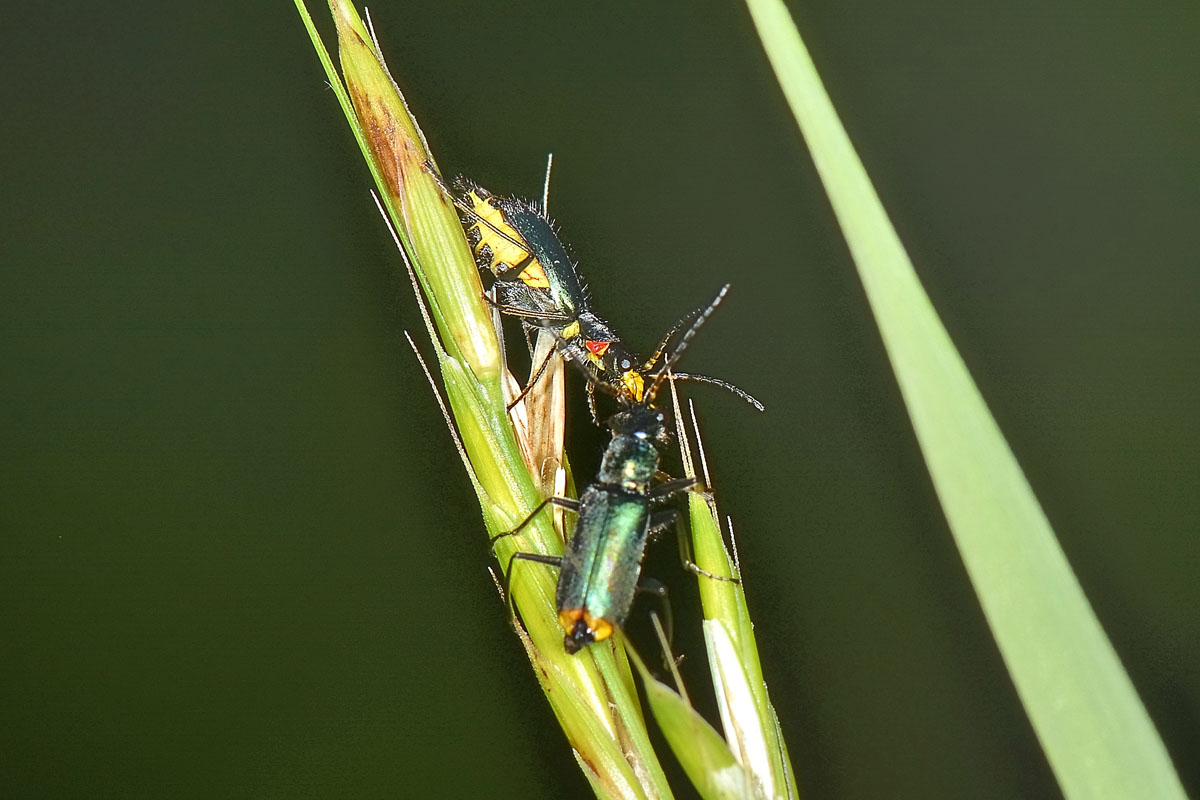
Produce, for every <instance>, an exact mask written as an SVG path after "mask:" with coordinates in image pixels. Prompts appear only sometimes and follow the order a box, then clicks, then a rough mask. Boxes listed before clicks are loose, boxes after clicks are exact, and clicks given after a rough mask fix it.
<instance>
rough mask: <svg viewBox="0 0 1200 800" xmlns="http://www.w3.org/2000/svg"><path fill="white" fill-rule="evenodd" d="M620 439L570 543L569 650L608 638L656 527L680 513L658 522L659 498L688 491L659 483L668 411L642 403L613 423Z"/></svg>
mask: <svg viewBox="0 0 1200 800" xmlns="http://www.w3.org/2000/svg"><path fill="white" fill-rule="evenodd" d="M608 424H609V429H610V430H611V431H612V435H613V438H612V441H611V442H609V445H608V448H607V449H606V450H605V451H604V459H603V462H602V463H601V466H600V472H599V474H598V475H597V476H596V481H595V483H593V484H591V485H590V486H588V487H587V488H586V489H585V490H584V492H583V496H582V497H581V498H580V499H579V520H578V522H576V524H575V533H574V535H573V536H572V537H571V541H570V542H568V543H567V552H566V554H565V555H564V556H563V561H562V572H561V573H560V575H559V578H558V589H557V591H556V593H555V606H556V607H557V609H558V621H559V623H560V624H561V625H562V626H563V630H564V631H565V633H566V637H565V640H564V644H565V645H566V648H567V652H568V653H574V652H576V651H578V650H579V649H580V648H582V647H585V646H586V645H589V644H591V643H592V642H599V641H603V640H604V639H607V638H608V637H609V636H610V635H611V634H612V632H613V627H614V626H618V625H622V624H624V622H625V617H626V616H627V615H628V614H629V608H630V606H632V605H633V595H634V592H635V590H636V588H637V582H638V576H639V575H640V574H641V571H642V553H643V551H644V550H645V547H646V538H647V537H648V536H649V534H650V530H651V528H652V527H662V526H665V525H667V524H669V523H670V521H671V519H673V517H674V512H673V511H667V512H665V514H664V516H663V518H662V519H659V520H654V521H652V519H653V517H652V507H653V505H654V504H655V501H660V500H665V499H667V498H669V497H670V496H672V495H673V494H675V493H677V492H679V491H681V487H680V486H678V485H675V484H673V483H672V484H663V486H664V487H669V488H668V490H667V491H662V490H661V488H651V482H652V481H653V480H654V476H655V474H657V472H658V462H659V454H658V447H657V445H658V444H659V443H661V442H663V441H665V439H666V421H665V418H664V416H663V414H662V412H660V411H658V410H656V409H654V408H651V407H649V406H634V407H632V408H630V409H628V410H625V411H620V412H618V413H616V414H615V415H613V417H612V419H610V420H609V422H608Z"/></svg>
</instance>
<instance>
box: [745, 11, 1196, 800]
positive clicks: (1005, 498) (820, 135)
mask: <svg viewBox="0 0 1200 800" xmlns="http://www.w3.org/2000/svg"><path fill="white" fill-rule="evenodd" d="M747 1H748V6H749V8H750V11H751V14H752V16H753V18H754V22H755V25H756V27H757V28H758V31H759V35H760V37H761V38H762V41H763V45H764V47H765V49H766V51H767V55H768V57H769V59H770V61H771V63H772V66H773V67H774V69H775V73H776V75H777V77H778V78H779V81H780V84H781V85H782V87H783V90H784V94H785V96H786V97H787V100H788V103H789V105H790V107H791V109H792V112H793V114H794V115H795V117H796V121H797V122H798V123H799V125H800V128H801V131H802V133H803V135H804V138H805V140H806V142H807V143H808V146H809V149H810V150H811V152H812V156H813V161H814V162H815V164H816V167H817V170H818V172H819V173H820V175H821V179H822V181H823V183H824V185H825V189H826V191H827V193H828V195H829V198H830V201H831V203H832V205H833V208H834V211H835V213H836V214H837V217H838V221H839V223H840V224H841V226H842V230H843V233H844V234H845V237H846V241H847V243H848V244H849V247H850V251H851V254H852V255H853V257H854V261H855V264H856V265H857V268H858V271H859V275H860V277H861V279H862V281H863V285H864V287H865V288H866V291H867V296H868V299H869V301H870V304H871V309H872V312H873V313H874V315H875V318H876V321H877V322H878V324H879V328H880V332H881V334H882V337H883V341H884V345H885V347H886V348H887V352H888V356H889V358H890V360H891V363H892V367H893V370H894V371H895V373H896V377H897V380H898V382H899V385H900V390H901V393H902V395H903V397H904V402H905V405H906V407H907V409H908V413H909V416H910V418H911V419H912V422H913V427H914V429H915V431H916V434H917V439H918V441H919V443H920V446H921V450H922V453H923V455H924V457H925V461H926V463H927V465H928V467H929V471H930V475H931V477H932V478H933V483H934V487H935V488H936V490H937V494H938V498H939V500H940V502H941V504H942V507H943V509H944V511H945V514H946V518H947V521H948V522H949V524H950V528H951V530H952V532H953V534H954V537H955V540H956V542H957V544H958V547H959V550H960V552H961V553H962V557H963V561H964V562H965V564H966V567H967V571H968V573H969V575H970V577H971V581H972V583H973V585H974V587H975V591H976V594H977V595H978V597H979V600H980V603H981V605H982V607H983V610H984V613H985V615H986V617H987V620H988V623H989V625H990V626H991V629H992V633H993V635H994V636H995V639H996V642H997V644H998V645H999V647H1000V652H1001V654H1002V655H1003V657H1004V661H1005V664H1006V666H1007V667H1008V671H1009V674H1010V675H1011V676H1012V679H1013V683H1014V684H1015V685H1016V688H1017V691H1018V694H1019V695H1020V697H1021V701H1022V703H1023V704H1024V706H1025V709H1026V713H1027V714H1028V715H1029V718H1030V720H1031V721H1032V723H1033V727H1034V730H1035V731H1036V733H1037V736H1038V738H1039V740H1040V742H1041V745H1042V748H1043V750H1044V751H1045V753H1046V755H1047V758H1048V759H1049V762H1050V765H1051V767H1052V769H1053V770H1054V773H1055V776H1056V778H1057V779H1058V782H1059V785H1060V786H1061V787H1062V789H1063V792H1064V793H1065V794H1066V795H1067V796H1068V797H1070V798H1129V797H1155V798H1182V797H1185V795H1184V792H1183V788H1182V786H1181V785H1180V783H1179V779H1178V777H1177V775H1176V773H1175V769H1174V766H1173V765H1172V764H1171V761H1170V758H1169V757H1168V755H1167V753H1166V749H1165V748H1164V747H1163V744H1162V741H1161V739H1160V738H1159V736H1158V733H1157V731H1156V730H1155V728H1154V725H1153V723H1152V722H1151V721H1150V718H1149V716H1148V715H1147V713H1146V710H1145V708H1144V707H1143V705H1142V703H1141V700H1140V699H1139V697H1138V695H1137V692H1136V690H1135V689H1134V687H1133V685H1132V683H1131V682H1130V680H1129V677H1128V676H1127V675H1126V673H1125V671H1124V669H1123V668H1122V666H1121V663H1120V660H1119V659H1118V658H1117V655H1116V653H1115V651H1114V650H1113V648H1112V645H1111V643H1110V642H1109V641H1108V638H1107V637H1106V636H1105V634H1104V631H1103V629H1102V628H1101V627H1100V623H1099V621H1098V620H1097V619H1096V617H1095V614H1094V613H1093V611H1092V609H1091V606H1090V605H1089V603H1088V601H1087V598H1086V597H1085V596H1084V594H1083V591H1082V589H1081V587H1080V586H1079V583H1078V581H1077V580H1076V578H1075V575H1074V573H1073V572H1072V571H1071V568H1070V565H1069V564H1068V563H1067V560H1066V556H1065V555H1064V553H1063V552H1062V549H1061V547H1060V546H1059V544H1058V541H1057V539H1056V538H1055V536H1054V532H1053V531H1052V529H1051V527H1050V524H1049V522H1048V520H1047V519H1046V516H1045V514H1044V513H1043V512H1042V509H1041V506H1040V504H1039V503H1038V501H1037V498H1036V497H1035V496H1034V494H1033V491H1032V489H1031V488H1030V486H1029V484H1028V482H1027V481H1026V479H1025V476H1024V473H1023V472H1022V471H1021V468H1020V466H1019V465H1018V464H1017V461H1016V459H1015V457H1014V456H1013V454H1012V451H1011V450H1010V449H1009V447H1008V444H1007V442H1006V441H1005V439H1004V437H1003V435H1002V434H1001V432H1000V430H999V428H998V427H997V425H996V423H995V420H994V419H993V418H992V416H991V414H990V413H989V411H988V409H987V405H986V403H985V402H984V400H983V398H982V396H981V395H980V394H979V391H978V389H977V388H976V386H975V384H974V382H973V381H972V380H971V377H970V374H969V373H968V371H967V369H966V365H965V364H964V363H963V361H962V359H961V358H960V357H959V355H958V353H957V351H956V350H955V348H954V345H953V343H952V342H951V341H950V338H949V335H948V334H947V333H946V330H945V328H944V327H943V326H942V324H941V322H940V320H939V319H938V316H937V313H936V312H935V311H934V309H933V307H932V305H931V303H930V302H929V298H928V297H927V296H926V294H925V292H924V290H923V289H922V287H921V284H920V281H919V280H918V278H917V276H916V273H915V272H914V271H913V268H912V264H911V263H910V262H909V259H908V256H907V254H906V253H905V251H904V247H903V245H902V244H901V243H900V240H899V238H898V236H897V235H896V232H895V230H894V229H893V228H892V226H891V223H890V222H889V220H888V218H887V215H886V213H885V212H884V210H883V207H882V205H881V203H880V201H879V198H878V197H877V195H876V194H875V191H874V189H873V187H872V186H871V182H870V179H869V178H868V177H867V174H866V172H865V170H864V169H863V166H862V164H861V162H860V161H859V160H858V157H857V155H856V154H855V152H854V148H853V146H852V145H851V143H850V141H849V139H848V137H847V136H846V133H845V130H844V129H843V128H842V125H841V123H840V121H839V120H838V117H837V114H836V112H835V111H834V108H833V105H832V103H831V102H830V100H829V97H828V96H827V95H826V93H825V90H824V88H823V86H822V84H821V81H820V78H819V76H818V75H817V72H816V68H815V67H814V65H813V63H812V60H811V58H810V57H809V55H808V53H807V51H806V50H805V48H804V44H803V42H802V41H801V39H800V36H799V33H798V31H797V30H796V27H795V25H794V23H793V22H792V20H791V17H790V16H789V14H788V11H787V8H786V7H785V6H784V4H783V3H782V1H781V0H747Z"/></svg>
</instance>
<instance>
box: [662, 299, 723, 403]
mask: <svg viewBox="0 0 1200 800" xmlns="http://www.w3.org/2000/svg"><path fill="white" fill-rule="evenodd" d="M728 291H729V284H728V283H727V284H725V285H724V286H722V287H721V291H719V292H717V296H716V297H714V298H713V299H712V302H711V303H709V304H708V306H707V307H706V308H705V309H704V310H703V311H701V312H700V314H699V315H698V316H697V317H696V319H695V320H693V322H692V324H691V327H689V328H688V329H687V330H686V331H685V332H684V334H683V336H682V337H680V339H679V343H678V344H677V345H675V349H674V350H672V351H671V354H670V355H669V356H667V357H666V359H664V360H663V365H662V367H661V368H660V369H659V371H658V372H657V373H655V376H654V383H652V384H650V388H649V389H648V390H647V391H646V397H647V398H649V399H650V400H653V399H654V395H655V394H657V392H658V390H659V387H661V386H662V382H663V381H664V380H666V379H667V373H669V372H670V371H671V366H672V365H673V364H674V363H675V362H676V361H678V360H679V357H680V356H681V355H683V351H684V350H686V349H687V346H688V344H689V343H690V342H691V341H692V337H693V336H695V335H696V331H698V330H700V326H701V325H703V324H704V323H705V322H707V321H708V318H709V317H711V316H712V313H713V312H714V311H716V310H717V306H719V305H721V301H722V300H724V299H725V294H726V292H728Z"/></svg>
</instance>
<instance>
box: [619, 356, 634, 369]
mask: <svg viewBox="0 0 1200 800" xmlns="http://www.w3.org/2000/svg"><path fill="white" fill-rule="evenodd" d="M632 367H633V364H632V362H630V360H629V359H628V358H623V359H621V369H631V368H632Z"/></svg>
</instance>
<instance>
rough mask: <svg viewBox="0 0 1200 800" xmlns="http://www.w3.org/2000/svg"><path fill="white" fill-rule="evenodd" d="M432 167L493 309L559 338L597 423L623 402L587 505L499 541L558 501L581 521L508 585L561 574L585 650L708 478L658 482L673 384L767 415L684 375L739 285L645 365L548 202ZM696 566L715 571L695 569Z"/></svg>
mask: <svg viewBox="0 0 1200 800" xmlns="http://www.w3.org/2000/svg"><path fill="white" fill-rule="evenodd" d="M426 170H427V171H428V172H429V174H430V175H432V176H433V178H434V179H435V180H436V181H437V182H438V183H439V184H440V185H441V187H442V189H443V191H445V193H446V194H447V196H448V197H450V198H451V199H452V200H453V202H454V204H455V205H456V206H457V207H458V209H459V211H460V212H461V216H462V219H463V224H464V226H465V227H466V228H467V234H468V238H469V240H470V242H471V245H472V248H473V250H474V254H475V259H476V263H477V264H478V266H479V268H480V270H481V271H484V272H487V273H488V274H489V275H491V276H492V278H493V279H494V282H493V288H494V289H495V294H496V299H495V300H494V301H493V302H494V304H495V305H496V307H497V308H498V310H499V311H500V312H501V313H503V314H507V315H509V316H513V317H517V318H519V319H520V320H521V321H522V322H523V323H524V325H525V326H526V328H527V330H528V329H541V330H545V331H547V332H549V333H551V334H552V335H553V336H554V339H555V343H556V349H557V351H558V352H559V353H561V354H562V356H563V357H564V358H565V359H566V360H567V361H568V362H570V363H572V364H574V365H575V366H576V367H577V368H579V369H580V370H581V371H582V372H583V374H584V376H585V377H586V379H587V388H588V407H589V409H590V410H591V414H592V419H593V421H595V422H596V423H597V424H600V420H599V415H598V413H597V406H596V392H597V391H598V390H599V391H601V392H603V393H604V394H607V395H611V396H612V397H613V398H614V399H615V401H616V403H617V405H618V406H619V410H618V411H617V412H616V413H614V414H612V416H610V417H609V418H608V420H607V422H606V423H605V424H606V425H607V427H608V429H609V431H610V432H611V434H612V440H611V441H610V442H609V444H608V446H607V447H606V448H605V451H604V456H603V458H602V460H601V465H600V470H599V472H598V473H597V475H596V479H595V480H594V481H593V482H592V483H591V484H589V485H588V486H587V487H586V488H585V489H584V491H583V493H582V495H581V496H580V498H579V499H578V500H573V499H570V498H566V497H549V498H547V499H546V500H545V501H543V502H542V503H541V504H540V505H538V507H537V508H535V509H534V510H533V512H532V513H531V514H530V515H529V516H528V517H526V519H525V520H524V521H523V522H521V524H520V525H518V526H517V527H516V528H514V529H513V530H511V531H507V532H505V533H501V534H499V535H498V536H496V537H495V538H494V539H493V540H492V541H493V544H494V543H495V541H496V540H497V539H500V538H502V537H504V536H510V535H513V534H515V533H517V532H519V531H520V530H521V529H522V528H524V527H525V525H526V524H528V523H529V522H530V520H532V519H534V518H535V517H536V516H537V515H538V514H539V513H541V511H542V510H543V509H544V508H545V507H546V506H547V505H556V506H558V507H560V508H563V509H566V510H568V511H572V512H574V513H575V514H577V515H578V521H577V523H576V526H575V532H574V535H573V536H572V537H571V540H570V541H569V542H568V543H567V549H566V553H565V554H564V555H562V556H548V555H544V554H541V553H526V552H518V553H515V554H514V555H513V556H512V558H511V559H510V560H509V564H508V569H507V570H506V572H505V576H506V579H507V577H508V575H509V574H510V573H511V570H512V568H513V564H514V562H515V561H517V560H524V561H530V562H535V563H541V564H548V565H551V566H554V567H557V568H559V570H560V573H559V579H558V587H557V591H556V597H555V605H556V609H557V611H558V619H559V623H560V624H561V625H562V627H563V631H564V634H565V635H564V645H565V647H566V650H567V652H568V653H572V654H573V653H576V652H578V651H579V650H580V649H582V648H584V647H586V646H587V645H589V644H592V643H593V642H599V641H603V640H604V639H607V638H608V637H609V636H611V635H612V633H613V630H614V629H615V628H616V627H619V626H620V625H622V624H623V623H624V621H625V617H626V616H627V615H628V613H629V609H630V606H631V605H632V604H633V596H634V593H635V591H636V590H637V583H638V578H639V575H640V573H641V563H642V553H643V550H644V548H645V544H646V540H647V539H648V537H649V536H650V535H651V534H653V533H655V532H657V531H659V530H662V529H663V528H665V527H667V526H669V525H670V524H671V523H672V522H673V521H674V520H675V518H676V516H677V514H678V512H677V511H676V510H675V509H670V508H668V509H658V508H657V506H659V505H660V504H662V503H663V502H665V501H667V500H669V499H671V498H673V497H675V496H677V495H679V494H680V493H681V492H684V491H686V490H688V489H689V488H691V487H692V486H693V485H695V483H696V480H695V479H694V478H682V479H677V480H665V481H659V482H657V483H655V480H656V478H657V476H658V475H659V460H660V452H659V448H660V447H662V446H664V445H665V444H666V443H667V441H668V439H669V437H668V433H667V426H666V416H665V414H664V413H663V412H662V411H660V410H659V409H658V408H657V406H656V405H655V398H656V395H657V393H658V391H659V389H660V388H661V387H662V385H663V383H664V381H666V380H685V381H695V382H700V383H710V384H715V385H717V386H720V387H722V388H724V389H727V390H729V391H731V392H733V393H734V394H736V395H737V396H739V397H741V398H742V399H744V400H746V401H747V402H749V403H750V404H752V405H753V406H755V407H756V408H757V409H758V410H760V411H761V410H762V408H763V407H762V404H761V403H759V402H758V401H757V400H755V399H754V398H753V397H751V396H750V395H749V394H747V393H746V392H744V391H742V390H741V389H739V388H737V387H736V386H733V385H732V384H730V383H727V382H725V381H722V380H719V379H717V378H712V377H709V376H707V375H697V374H694V373H685V372H674V371H673V369H672V368H673V366H674V364H675V362H676V361H678V360H679V357H680V356H681V355H682V354H683V351H684V350H685V349H686V348H687V346H688V343H689V342H690V341H691V339H692V337H693V336H695V334H696V332H697V331H698V330H699V328H700V326H701V325H703V324H704V322H705V321H706V320H707V319H708V317H709V316H710V315H711V314H712V312H713V311H714V310H715V309H716V307H717V306H718V305H719V304H720V302H721V300H722V299H723V298H724V297H725V293H726V292H727V291H728V289H729V287H728V286H725V287H723V288H722V289H721V291H720V292H719V293H718V294H717V296H716V297H715V298H714V299H713V300H712V302H711V303H709V304H708V305H707V306H706V307H704V308H699V309H696V310H695V311H692V312H691V313H689V314H687V315H685V316H684V317H683V318H682V319H681V320H680V321H679V322H678V323H676V324H675V326H674V327H672V328H671V329H670V331H668V332H667V334H666V335H665V336H664V337H663V338H662V340H661V341H660V342H659V344H658V346H657V347H656V348H655V350H654V353H653V354H652V355H651V357H650V358H649V359H647V360H646V361H641V360H640V359H638V358H637V357H636V356H634V355H633V353H632V352H630V351H629V350H628V349H627V348H626V347H625V345H624V344H623V343H622V341H621V339H620V337H619V336H617V335H616V333H615V332H614V331H613V330H612V328H611V327H610V326H609V324H608V323H607V322H606V321H605V320H604V319H602V318H601V317H599V316H598V315H596V314H595V313H594V312H593V311H592V310H591V308H590V307H589V298H588V294H587V291H586V289H585V288H584V283H583V281H582V280H581V278H580V276H579V273H578V271H577V270H576V268H575V264H574V262H573V261H572V260H571V258H570V256H569V255H568V254H567V251H566V248H565V247H564V246H563V244H562V242H561V241H560V240H559V238H558V235H557V233H556V232H555V230H554V227H553V225H552V224H551V222H550V219H549V217H548V216H547V213H546V209H545V204H544V201H543V204H542V205H541V206H539V205H537V204H536V203H530V202H526V201H524V200H520V199H517V198H514V197H504V196H498V195H494V194H492V193H490V192H488V191H487V190H486V189H483V188H482V187H480V186H478V185H476V184H474V183H472V182H471V181H469V180H467V179H465V178H458V179H457V180H455V182H454V185H453V186H450V185H448V184H447V183H446V182H445V181H444V180H443V179H442V178H441V177H440V176H439V175H438V173H437V171H436V170H435V169H434V168H433V166H432V164H427V165H426ZM681 332H682V333H681ZM672 341H674V342H675V343H674V346H673V347H671V343H672ZM668 347H670V350H669V351H668ZM552 355H553V353H551V354H550V355H548V356H547V357H546V359H545V360H544V361H542V363H541V364H540V365H538V366H537V368H536V369H535V370H533V374H532V377H531V378H530V381H529V384H528V386H526V387H525V389H524V390H523V391H522V393H521V395H520V396H519V397H518V398H517V399H516V400H514V401H513V404H515V403H516V402H519V401H520V399H521V398H522V397H524V396H525V394H526V393H527V392H528V391H529V389H530V387H532V386H533V385H534V384H535V383H537V381H538V379H539V378H540V377H541V375H542V373H543V372H544V371H545V369H546V366H547V364H548V363H549V359H550V357H551V356H552ZM510 408H511V405H510ZM689 566H690V567H691V568H692V569H693V570H694V571H697V572H700V573H701V574H707V573H703V571H701V570H699V568H698V567H695V565H689ZM709 577H712V578H715V577H716V576H712V575H709ZM723 580H730V579H728V578H726V579H723Z"/></svg>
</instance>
